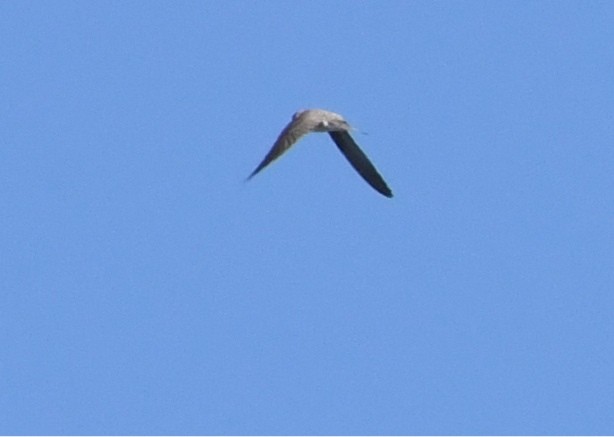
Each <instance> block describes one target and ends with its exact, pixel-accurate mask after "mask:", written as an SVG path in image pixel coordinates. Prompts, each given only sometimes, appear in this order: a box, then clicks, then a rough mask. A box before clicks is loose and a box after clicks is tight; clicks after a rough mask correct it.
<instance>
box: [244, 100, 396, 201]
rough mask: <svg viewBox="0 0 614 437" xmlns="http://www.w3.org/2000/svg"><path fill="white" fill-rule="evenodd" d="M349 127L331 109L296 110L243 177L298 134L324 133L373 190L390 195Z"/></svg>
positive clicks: (270, 159) (274, 156) (275, 155)
mask: <svg viewBox="0 0 614 437" xmlns="http://www.w3.org/2000/svg"><path fill="white" fill-rule="evenodd" d="M351 129H352V127H351V126H350V125H349V123H348V122H347V121H345V119H344V118H343V117H342V116H341V115H339V114H335V113H334V112H330V111H325V110H323V109H308V110H305V111H299V112H297V113H296V114H294V116H293V117H292V120H291V121H290V123H288V125H287V126H286V127H285V128H284V130H283V131H281V133H280V134H279V137H278V138H277V141H275V144H273V147H272V148H271V150H269V153H267V155H266V156H265V157H264V159H263V160H262V162H261V163H260V164H259V165H258V167H256V169H255V170H254V171H253V172H252V174H250V175H249V176H248V178H247V179H248V180H249V179H251V178H253V177H254V176H255V175H256V174H258V172H260V170H262V169H263V168H265V167H266V166H267V165H269V164H270V163H271V162H273V161H274V160H276V159H277V158H279V157H280V156H281V155H283V153H284V152H285V151H286V150H288V149H289V148H290V147H291V146H292V145H293V144H294V143H296V142H297V141H298V140H299V139H300V138H301V137H302V136H304V135H306V134H308V133H311V132H328V134H329V135H330V137H331V138H332V139H333V141H334V142H335V144H336V145H337V147H338V148H339V150H341V153H343V155H344V156H345V157H346V159H347V160H348V161H349V162H350V164H351V165H352V167H354V169H355V170H356V171H357V172H358V174H359V175H360V176H362V178H363V179H364V180H365V181H367V183H368V184H369V185H371V186H372V187H373V188H374V189H375V190H376V191H378V192H379V193H381V194H383V195H384V196H386V197H392V191H391V190H390V188H388V185H386V182H384V179H383V178H382V177H381V176H380V174H379V173H378V172H377V170H376V169H375V166H374V165H373V164H372V163H371V161H369V158H367V155H365V154H364V153H363V151H362V150H360V147H358V144H356V142H354V139H353V138H352V137H351V136H350V133H349V131H350V130H351Z"/></svg>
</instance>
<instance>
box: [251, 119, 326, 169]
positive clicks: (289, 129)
mask: <svg viewBox="0 0 614 437" xmlns="http://www.w3.org/2000/svg"><path fill="white" fill-rule="evenodd" d="M304 115H305V113H302V114H297V115H295V116H294V117H293V118H292V121H291V122H290V123H288V125H287V126H286V127H285V128H284V130H283V131H281V133H280V134H279V137H277V141H275V144H273V147H271V150H269V153H267V155H266V156H265V157H264V159H263V160H262V162H261V163H260V164H259V165H258V167H256V169H255V170H254V171H253V172H252V173H251V174H250V175H249V176H248V177H247V179H248V180H249V179H251V178H253V177H254V176H256V174H258V172H259V171H260V170H262V169H263V168H265V167H266V166H267V165H269V164H270V163H271V162H273V161H275V160H276V159H277V158H279V157H280V156H281V155H283V154H284V152H285V151H286V150H288V149H289V148H290V147H292V145H293V144H294V143H296V142H297V141H298V140H299V139H300V138H301V137H302V136H304V135H306V134H308V133H309V132H311V131H312V129H313V128H314V125H313V123H312V122H311V121H310V120H309V117H305V116H304Z"/></svg>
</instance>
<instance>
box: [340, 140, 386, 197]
mask: <svg viewBox="0 0 614 437" xmlns="http://www.w3.org/2000/svg"><path fill="white" fill-rule="evenodd" d="M328 134H329V135H330V136H331V138H332V139H333V141H334V142H335V144H336V145H337V147H339V150H341V153H343V155H344V156H345V157H346V158H347V160H348V161H349V162H350V164H352V167H354V169H355V170H356V171H357V172H358V174H360V175H361V176H362V178H363V179H364V180H365V181H367V182H368V183H369V185H371V186H372V187H373V188H375V190H376V191H378V192H379V193H381V194H383V195H384V196H386V197H392V191H391V190H390V188H388V185H386V182H385V181H384V178H382V176H381V175H380V174H379V173H378V172H377V170H376V169H375V166H374V165H373V164H372V163H371V161H369V158H367V155H365V154H364V152H363V151H362V150H360V147H358V144H356V142H355V141H354V139H353V138H352V137H351V136H350V134H349V133H348V132H347V131H335V132H329V133H328Z"/></svg>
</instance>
